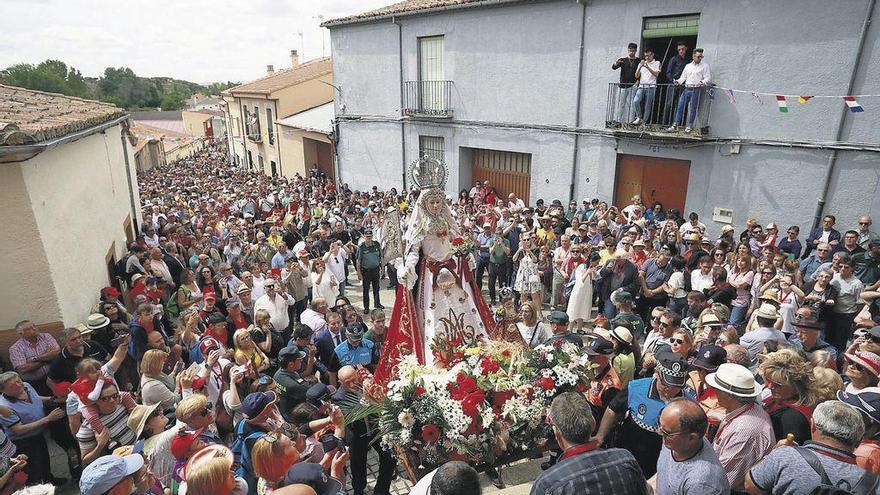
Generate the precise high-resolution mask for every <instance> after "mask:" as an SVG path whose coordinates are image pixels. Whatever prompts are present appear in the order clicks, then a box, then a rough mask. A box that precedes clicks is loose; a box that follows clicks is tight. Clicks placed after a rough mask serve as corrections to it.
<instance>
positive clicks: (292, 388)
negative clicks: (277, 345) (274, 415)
mask: <svg viewBox="0 0 880 495" xmlns="http://www.w3.org/2000/svg"><path fill="white" fill-rule="evenodd" d="M307 356H308V354H307V353H306V352H305V351H302V350H300V348H299V347H297V346H295V345H293V346H289V347H285V348H284V349H281V351H279V352H278V371H276V372H275V376H274V377H273V378H274V379H275V388H276V389H277V390H278V395H279V399H280V400H279V404H280V407H281V414H282V415H283V416H284V417H289V415H290V411H292V410H293V408H295V407H296V406H298V405H300V404H302V403H303V402H305V401H306V392H308V390H309V387H310V386H311V385H310V384H309V383H308V382H306V381H305V380H303V379H302V377H301V376H300V375H299V372H298V371H299V369H300V368H301V367H302V363H303V360H304V359H305V358H306V357H307Z"/></svg>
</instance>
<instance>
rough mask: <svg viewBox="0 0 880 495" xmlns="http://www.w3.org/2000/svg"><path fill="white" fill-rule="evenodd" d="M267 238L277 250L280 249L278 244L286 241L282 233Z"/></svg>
mask: <svg viewBox="0 0 880 495" xmlns="http://www.w3.org/2000/svg"><path fill="white" fill-rule="evenodd" d="M266 240H267V241H269V245H270V246H272V249H275V250H278V246H279V245H280V244H281V243H282V242H284V239H282V238H281V236H280V235H270V236H269V237H267V238H266Z"/></svg>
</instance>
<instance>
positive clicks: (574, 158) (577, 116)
mask: <svg viewBox="0 0 880 495" xmlns="http://www.w3.org/2000/svg"><path fill="white" fill-rule="evenodd" d="M576 1H577V3H579V4H581V33H580V47H578V79H577V98H576V100H575V101H576V104H575V107H574V108H575V110H574V126H575V128H580V126H581V100H582V98H583V95H582V94H581V92H582V88H583V84H584V36H586V24H587V0H576ZM580 137H581V135H580V134H579V133H577V132H575V134H574V150H573V151H572V153H571V186H569V190H568V200H569V201H572V200H574V182H575V180H576V179H577V164H578V148H579V147H580Z"/></svg>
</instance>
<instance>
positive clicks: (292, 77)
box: [222, 57, 333, 96]
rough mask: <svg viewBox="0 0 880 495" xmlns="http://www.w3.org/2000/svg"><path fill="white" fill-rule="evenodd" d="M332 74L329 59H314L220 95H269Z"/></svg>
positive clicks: (331, 65)
mask: <svg viewBox="0 0 880 495" xmlns="http://www.w3.org/2000/svg"><path fill="white" fill-rule="evenodd" d="M332 72H333V64H332V63H331V61H330V57H324V58H316V59H314V60H309V61H308V62H304V63H302V64H299V65H297V66H296V67H293V68H290V69H283V70H279V71H276V72H275V73H274V74H272V75H268V76H265V77H262V78H260V79H257V80H255V81H251V82H248V83H244V84H240V85H238V86H235V87H233V88H229V89H227V90H226V91H224V92H223V93H222V94H230V95H233V96H235V95H239V94H246V93H250V94H253V93H257V94H270V93H272V92H274V91H278V90H280V89H284V88H287V87H290V86H293V85H295V84H299V83H302V82H305V81H308V80H310V79H314V78H316V77H320V76H324V75H327V74H331V73H332Z"/></svg>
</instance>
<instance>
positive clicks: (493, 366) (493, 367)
mask: <svg viewBox="0 0 880 495" xmlns="http://www.w3.org/2000/svg"><path fill="white" fill-rule="evenodd" d="M482 369H483V375H484V376H485V375H488V374H489V373H497V372H498V370H500V369H501V365H500V364H498V361H495V360H494V359H490V360H488V361H483V366H482Z"/></svg>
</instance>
